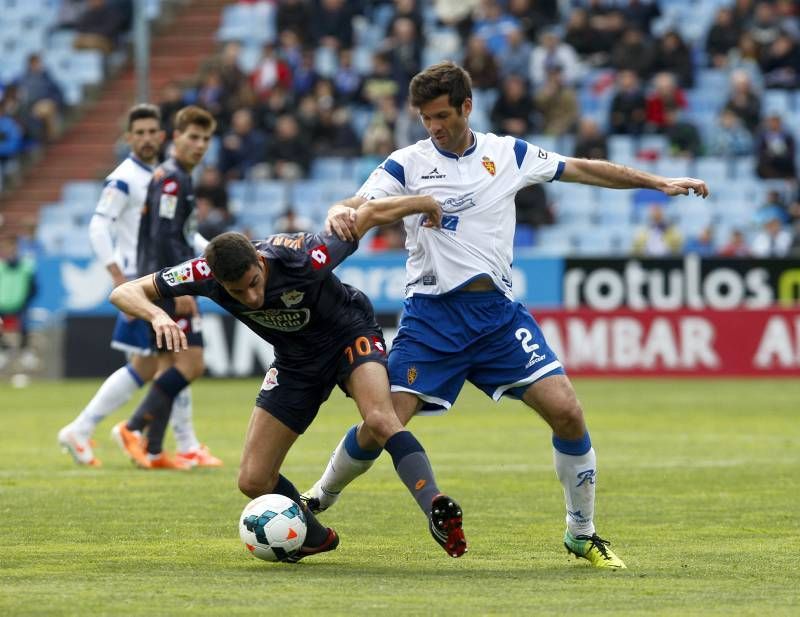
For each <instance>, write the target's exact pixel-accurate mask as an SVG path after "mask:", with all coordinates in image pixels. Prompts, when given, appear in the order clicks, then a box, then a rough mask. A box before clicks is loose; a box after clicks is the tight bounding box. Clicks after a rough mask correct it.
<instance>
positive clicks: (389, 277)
mask: <svg viewBox="0 0 800 617" xmlns="http://www.w3.org/2000/svg"><path fill="white" fill-rule="evenodd" d="M405 259H406V258H405V253H403V252H397V253H395V252H392V253H380V254H364V255H354V256H352V257H350V258H349V259H347V261H345V262H344V263H343V264H342V265H341V266H340V267H339V268H338V270H337V274H338V275H339V277H340V278H341V279H342V280H343V281H344V282H346V283H349V284H350V285H353V286H355V287H358V288H359V289H361V290H362V291H363V292H364V293H366V294H367V296H369V298H370V299H371V300H372V303H373V305H374V306H375V310H376V312H378V313H393V312H399V311H400V309H401V308H402V303H403V297H404V290H405ZM513 271H514V293H515V295H516V297H517V298H518V299H519V300H520V301H521V302H522V303H523V304H526V305H528V306H530V307H531V308H557V307H559V306H561V305H562V291H561V287H562V284H561V281H562V276H563V273H564V261H563V260H562V259H560V258H546V257H538V258H519V259H517V261H516V262H515V263H514V269H513ZM37 281H38V284H39V293H38V294H37V297H36V299H35V300H34V303H33V306H34V307H36V308H39V309H44V311H46V314H47V315H49V316H50V317H51V318H54V317H55V318H58V317H63V316H64V315H66V314H70V315H84V316H91V315H111V314H113V313H114V312H115V309H114V307H113V306H112V305H111V304H110V303H109V302H108V294H109V293H110V292H111V277H110V276H109V275H108V273H107V272H106V269H105V267H104V266H103V265H102V264H101V263H100V262H98V261H95V260H90V259H69V258H57V257H44V258H41V259H40V260H39V261H38V262H37ZM201 308H202V309H203V310H204V311H207V312H218V310H219V309H217V307H216V305H214V304H213V303H212V302H210V301H205V300H204V299H201Z"/></svg>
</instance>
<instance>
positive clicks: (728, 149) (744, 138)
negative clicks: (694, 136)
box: [709, 108, 753, 158]
mask: <svg viewBox="0 0 800 617" xmlns="http://www.w3.org/2000/svg"><path fill="white" fill-rule="evenodd" d="M752 152H753V137H752V135H750V133H749V132H748V130H747V129H746V128H745V127H744V125H743V124H742V121H741V120H740V119H739V117H738V116H737V115H736V114H735V113H733V111H732V110H730V109H727V108H726V109H723V110H722V111H721V112H720V113H719V117H718V120H717V124H716V126H715V127H714V129H713V130H712V131H711V133H710V135H709V154H713V155H714V156H722V157H725V158H733V157H737V156H748V155H750V154H752Z"/></svg>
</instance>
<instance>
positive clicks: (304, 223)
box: [274, 206, 314, 234]
mask: <svg viewBox="0 0 800 617" xmlns="http://www.w3.org/2000/svg"><path fill="white" fill-rule="evenodd" d="M313 227H314V223H313V221H312V220H311V219H310V218H308V217H305V216H301V215H299V214H297V212H295V209H294V207H293V206H289V207H288V208H286V210H285V211H284V213H283V214H282V215H281V216H280V218H278V220H277V221H275V225H274V229H275V233H279V234H294V233H298V232H304V231H311V230H312V229H313Z"/></svg>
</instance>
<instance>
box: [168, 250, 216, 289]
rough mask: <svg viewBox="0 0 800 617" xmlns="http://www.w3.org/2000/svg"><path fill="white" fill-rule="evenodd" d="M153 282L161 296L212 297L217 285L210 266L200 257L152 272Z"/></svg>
mask: <svg viewBox="0 0 800 617" xmlns="http://www.w3.org/2000/svg"><path fill="white" fill-rule="evenodd" d="M153 283H154V284H155V286H156V290H157V291H158V294H159V295H160V296H161V297H162V298H177V297H178V296H206V297H213V291H214V289H215V287H216V285H217V283H216V281H215V280H214V278H213V277H212V276H211V268H209V267H208V264H207V263H206V260H205V259H203V258H202V257H198V258H196V259H190V260H189V261H185V262H183V263H181V264H178V265H177V266H170V267H168V268H164V269H163V270H160V271H159V272H156V273H154V274H153Z"/></svg>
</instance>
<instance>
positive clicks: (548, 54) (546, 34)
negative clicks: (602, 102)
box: [530, 28, 584, 88]
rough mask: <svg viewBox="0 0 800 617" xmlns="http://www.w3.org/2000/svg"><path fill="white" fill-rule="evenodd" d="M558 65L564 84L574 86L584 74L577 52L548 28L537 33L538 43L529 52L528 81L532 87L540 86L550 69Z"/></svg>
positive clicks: (553, 30)
mask: <svg viewBox="0 0 800 617" xmlns="http://www.w3.org/2000/svg"><path fill="white" fill-rule="evenodd" d="M554 67H559V68H560V69H561V79H562V81H563V83H564V84H566V85H568V86H574V85H575V84H576V83H577V82H578V80H579V79H580V78H581V76H582V75H583V74H584V67H583V65H582V64H581V61H580V58H579V57H578V54H577V53H575V50H574V49H572V47H570V46H569V45H568V44H567V43H564V42H562V41H561V37H560V36H559V35H558V32H557V31H556V30H555V29H553V28H550V29H548V30H544V31H543V32H542V33H541V34H540V35H539V44H538V45H537V46H536V47H534V49H533V53H532V54H531V72H530V81H531V84H533V87H534V88H540V87H541V86H543V85H544V84H545V82H546V81H547V73H548V71H549V70H550V69H552V68H554Z"/></svg>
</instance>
